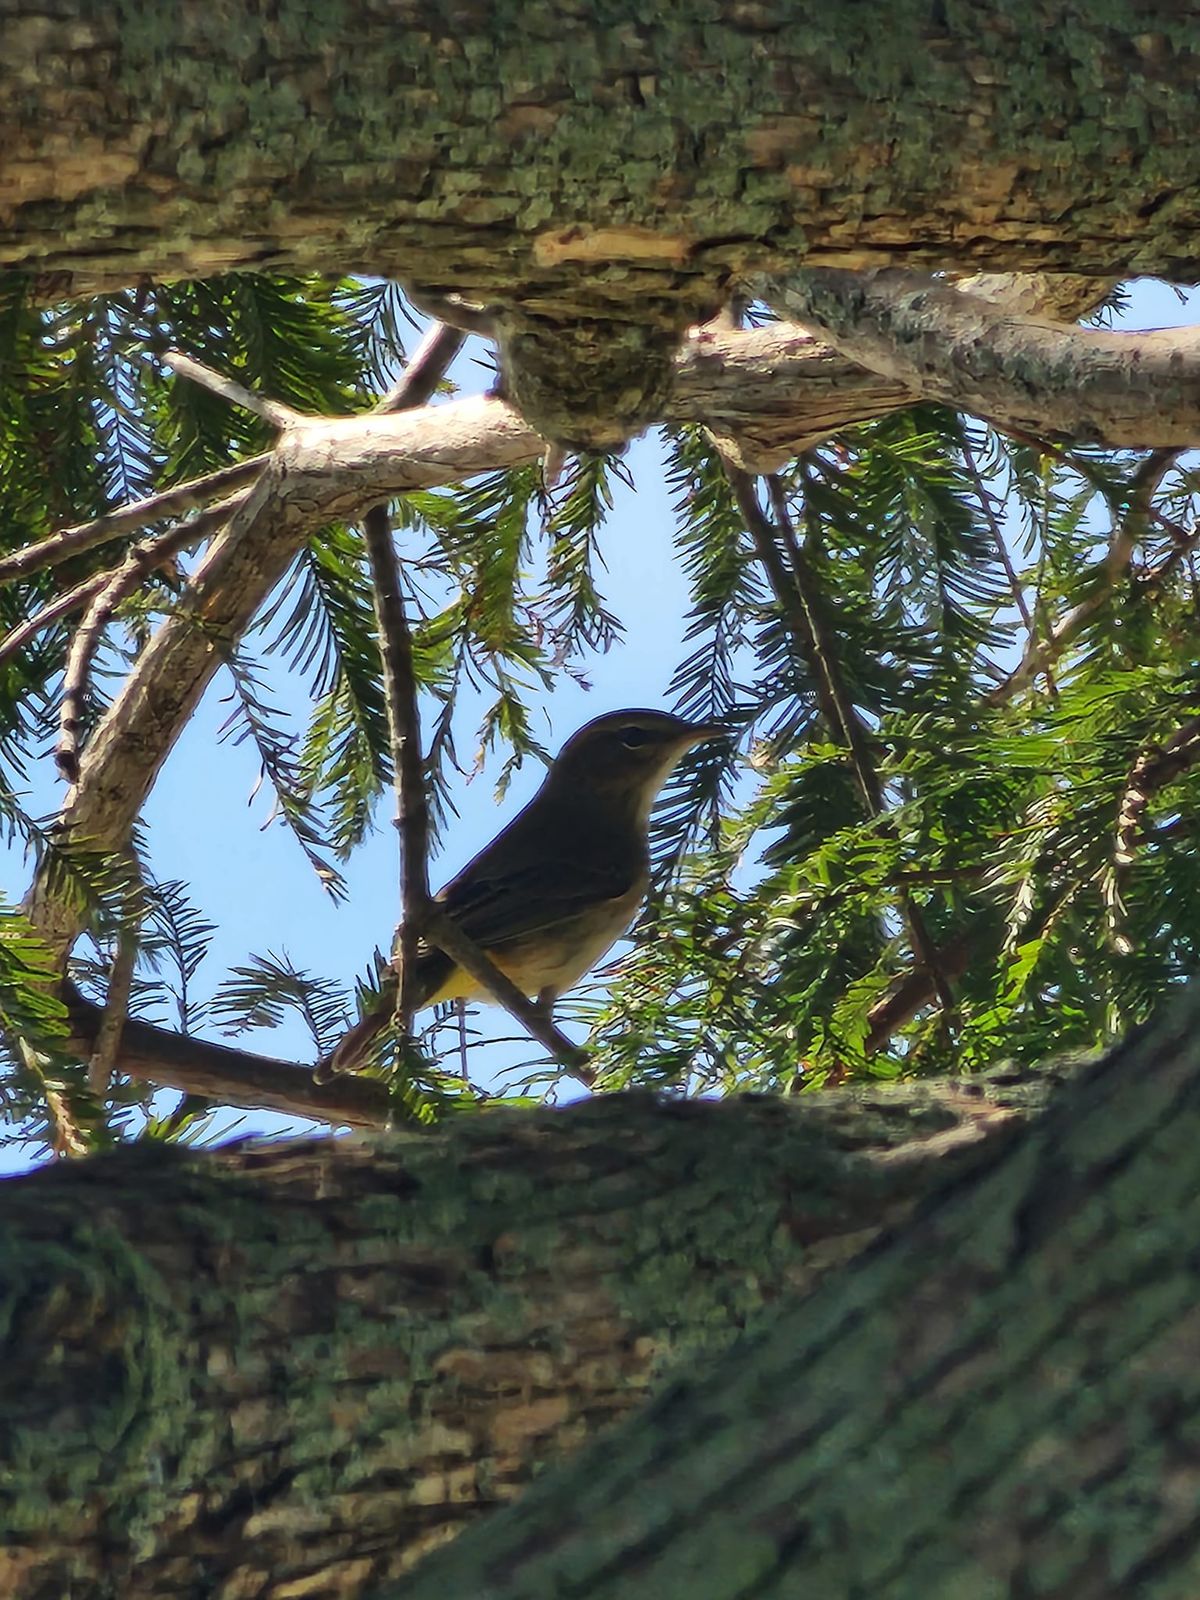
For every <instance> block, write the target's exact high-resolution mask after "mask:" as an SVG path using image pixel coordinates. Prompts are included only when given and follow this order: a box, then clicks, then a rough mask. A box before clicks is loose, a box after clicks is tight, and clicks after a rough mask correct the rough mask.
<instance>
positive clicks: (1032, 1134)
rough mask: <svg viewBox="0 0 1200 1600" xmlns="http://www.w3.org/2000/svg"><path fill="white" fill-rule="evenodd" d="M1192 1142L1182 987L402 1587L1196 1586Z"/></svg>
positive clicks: (1199, 1107)
mask: <svg viewBox="0 0 1200 1600" xmlns="http://www.w3.org/2000/svg"><path fill="white" fill-rule="evenodd" d="M1198 1141H1200V989H1197V988H1196V987H1195V986H1193V988H1192V989H1191V991H1190V992H1188V993H1187V994H1185V995H1183V996H1176V998H1175V1000H1174V1002H1173V1003H1171V1004H1169V1005H1167V1006H1166V1007H1164V1011H1163V1015H1162V1017H1161V1019H1160V1021H1159V1022H1158V1023H1157V1024H1156V1025H1155V1026H1154V1027H1153V1028H1151V1029H1148V1030H1142V1031H1141V1032H1140V1033H1138V1034H1136V1035H1134V1037H1133V1038H1132V1039H1131V1040H1130V1041H1129V1042H1127V1043H1126V1044H1125V1045H1123V1046H1121V1047H1119V1048H1118V1049H1117V1050H1116V1051H1114V1052H1113V1054H1112V1055H1111V1056H1110V1057H1108V1058H1107V1059H1106V1060H1105V1061H1103V1062H1102V1063H1100V1064H1099V1065H1098V1066H1097V1067H1095V1068H1093V1069H1092V1070H1091V1071H1090V1072H1088V1073H1086V1074H1085V1075H1084V1076H1083V1078H1082V1079H1081V1081H1080V1082H1079V1083H1078V1084H1077V1085H1076V1086H1075V1087H1074V1088H1073V1089H1071V1090H1069V1091H1067V1092H1066V1093H1064V1094H1063V1095H1062V1096H1061V1098H1060V1099H1059V1101H1058V1102H1057V1104H1055V1105H1053V1106H1052V1107H1051V1108H1050V1110H1049V1112H1048V1113H1047V1114H1046V1115H1045V1116H1044V1117H1042V1118H1041V1119H1040V1120H1039V1121H1038V1122H1036V1123H1035V1124H1034V1125H1033V1126H1032V1127H1031V1128H1030V1129H1028V1130H1027V1131H1025V1132H1024V1133H1023V1135H1022V1136H1021V1137H1019V1138H1016V1139H1014V1140H1013V1141H1012V1142H1011V1143H1010V1144H1005V1143H1004V1142H1003V1141H1001V1142H999V1143H998V1144H997V1146H996V1147H995V1149H994V1152H993V1158H992V1159H991V1160H990V1161H985V1162H984V1163H983V1164H981V1167H980V1168H979V1169H977V1170H976V1171H975V1172H974V1173H972V1174H971V1175H970V1176H969V1177H967V1178H965V1179H964V1180H962V1181H959V1182H957V1183H955V1184H954V1185H951V1186H948V1187H946V1188H944V1189H942V1190H940V1191H938V1192H937V1193H935V1194H933V1195H932V1196H931V1197H930V1199H929V1201H928V1202H927V1203H926V1204H925V1205H924V1206H923V1207H922V1208H921V1209H920V1210H919V1212H918V1214H917V1215H916V1217H915V1218H914V1219H912V1220H911V1221H910V1222H909V1223H908V1225H906V1226H905V1227H903V1228H900V1229H898V1230H896V1231H895V1232H894V1233H893V1234H892V1235H891V1236H890V1237H889V1238H887V1239H885V1240H884V1241H881V1243H880V1245H879V1247H878V1248H876V1249H874V1250H871V1251H868V1252H865V1253H863V1254H860V1255H859V1256H858V1257H856V1259H855V1260H854V1261H852V1262H850V1263H849V1264H848V1265H847V1267H846V1268H845V1269H844V1270H843V1272H841V1273H840V1274H838V1275H837V1276H835V1277H834V1276H831V1277H828V1278H827V1279H826V1280H825V1281H824V1282H823V1283H822V1284H821V1285H820V1286H819V1287H818V1288H817V1289H816V1291H815V1292H814V1293H812V1294H811V1295H808V1296H800V1297H791V1298H790V1299H788V1300H785V1301H783V1302H782V1303H781V1304H780V1305H779V1307H778V1308H777V1309H776V1312H775V1314H774V1315H772V1316H769V1317H766V1318H764V1320H763V1323H762V1325H761V1326H760V1327H758V1328H757V1329H752V1330H751V1331H750V1333H749V1335H748V1337H747V1338H745V1339H743V1340H742V1341H741V1342H740V1343H739V1344H738V1346H737V1348H736V1349H735V1350H732V1351H730V1352H728V1353H727V1354H726V1355H724V1356H722V1357H720V1358H718V1360H716V1361H715V1362H713V1363H711V1364H708V1365H704V1366H702V1367H701V1368H700V1370H698V1371H695V1372H692V1371H688V1370H680V1372H679V1373H678V1375H677V1377H676V1379H675V1381H674V1382H673V1383H672V1384H671V1385H670V1387H669V1388H668V1389H666V1391H665V1392H663V1393H662V1394H661V1395H659V1396H658V1397H656V1398H655V1399H653V1400H652V1401H651V1403H650V1404H649V1405H648V1406H647V1407H645V1408H644V1409H643V1410H642V1411H641V1412H639V1413H638V1414H637V1415H636V1416H635V1417H632V1418H630V1419H629V1420H628V1421H627V1422H626V1423H624V1424H622V1425H621V1426H620V1427H619V1428H617V1429H615V1430H613V1431H610V1432H609V1433H608V1434H607V1435H606V1437H605V1438H604V1439H603V1441H597V1442H596V1443H595V1444H592V1445H590V1446H589V1447H588V1448H587V1449H586V1450H585V1451H584V1452H583V1453H582V1454H581V1455H580V1456H578V1457H577V1458H576V1459H575V1460H573V1461H571V1462H568V1463H566V1464H565V1465H564V1466H563V1467H561V1468H559V1469H558V1470H556V1471H553V1472H550V1473H547V1474H545V1475H544V1476H543V1477H542V1478H541V1479H539V1480H538V1482H537V1483H535V1484H534V1485H533V1486H532V1487H531V1488H530V1489H529V1491H528V1492H527V1493H526V1494H525V1495H524V1496H523V1497H522V1498H521V1500H520V1502H519V1503H518V1504H517V1505H515V1506H513V1507H511V1508H508V1509H506V1510H505V1511H503V1512H502V1513H500V1514H498V1515H497V1516H496V1517H494V1518H492V1519H489V1520H488V1522H486V1523H484V1524H481V1525H480V1526H479V1527H478V1528H477V1529H473V1530H469V1531H468V1532H467V1533H466V1534H464V1536H463V1538H462V1539H461V1540H460V1541H457V1542H456V1543H455V1544H454V1545H453V1546H452V1547H451V1548H450V1549H449V1550H447V1551H444V1552H441V1553H439V1554H438V1555H436V1556H435V1557H433V1558H431V1559H430V1561H429V1562H428V1564H427V1566H425V1567H424V1568H422V1570H421V1571H420V1572H418V1573H417V1574H415V1575H414V1578H413V1579H412V1580H411V1581H410V1582H409V1583H408V1584H407V1585H406V1586H405V1589H404V1591H403V1592H404V1594H405V1597H406V1600H433V1597H435V1596H436V1597H437V1600H472V1597H474V1596H478V1595H482V1594H486V1595H487V1596H488V1597H489V1600H526V1597H528V1596H531V1595H535V1594H536V1595H558V1594H567V1593H571V1594H577V1595H587V1596H588V1597H589V1600H617V1597H620V1600H657V1597H659V1596H663V1595H683V1594H686V1595H689V1596H691V1597H692V1600H744V1597H746V1596H749V1595H755V1596H762V1597H764V1600H765V1597H768V1596H769V1597H771V1600H775V1597H780V1600H782V1597H784V1596H789V1597H790V1596H801V1595H804V1596H809V1595H811V1596H813V1597H821V1600H825V1597H830V1600H832V1597H833V1596H843V1595H854V1596H860V1595H861V1596H866V1595H874V1596H879V1597H881V1600H882V1597H884V1596H886V1597H887V1600H928V1597H930V1596H946V1597H949V1596H951V1595H955V1596H984V1595H996V1596H999V1595H1033V1594H1043V1595H1059V1596H1063V1597H1066V1596H1071V1597H1072V1600H1085V1597H1086V1600H1125V1597H1128V1596H1133V1595H1150V1594H1156V1595H1162V1596H1164V1597H1167V1596H1170V1597H1178V1600H1185V1597H1186V1596H1189V1595H1191V1594H1192V1593H1194V1591H1195V1577H1196V1552H1197V1548H1198V1547H1200V1516H1198V1514H1197V1502H1196V1495H1195V1460H1194V1443H1193V1439H1192V1436H1191V1432H1190V1429H1189V1427H1188V1426H1187V1424H1186V1421H1185V1420H1184V1419H1188V1418H1191V1417H1192V1416H1194V1414H1195V1408H1196V1404H1197V1398H1198V1395H1200V1382H1198V1380H1197V1373H1196V1363H1195V1360H1194V1349H1195V1323H1196V1309H1195V1292H1194V1272H1193V1266H1194V1260H1195V1248H1196V1238H1197V1233H1198V1231H1200V1189H1198V1188H1197V1184H1196V1181H1195V1161H1194V1151H1195V1149H1196V1146H1197V1142H1198ZM397 1592H398V1591H397V1590H396V1589H395V1588H394V1587H387V1586H385V1585H382V1584H379V1585H376V1586H374V1587H372V1588H371V1589H370V1590H369V1591H368V1593H369V1597H370V1600H384V1596H385V1595H386V1596H388V1597H390V1596H392V1595H395V1594H396V1593H397Z"/></svg>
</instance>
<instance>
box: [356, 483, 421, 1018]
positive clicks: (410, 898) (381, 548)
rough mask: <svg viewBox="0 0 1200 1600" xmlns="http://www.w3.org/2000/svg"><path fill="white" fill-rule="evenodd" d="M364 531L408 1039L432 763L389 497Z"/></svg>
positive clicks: (402, 1013)
mask: <svg viewBox="0 0 1200 1600" xmlns="http://www.w3.org/2000/svg"><path fill="white" fill-rule="evenodd" d="M363 534H364V537H365V539H366V544H367V554H368V556H369V557H370V561H371V579H372V583H373V586H374V599H375V620H376V622H377V624H378V627H379V650H380V655H381V656H382V658H383V687H384V700H385V704H386V706H387V720H388V734H389V736H390V740H391V746H392V770H393V772H394V773H395V778H396V826H397V828H398V829H399V830H400V840H401V856H402V863H403V871H402V875H401V904H402V909H403V916H402V919H401V923H400V928H399V950H398V953H397V954H398V959H399V966H400V992H399V997H398V1004H397V1009H396V1015H397V1018H398V1021H399V1026H400V1036H401V1038H402V1039H404V1040H407V1039H408V1038H409V1035H410V1030H411V1026H412V1015H413V1011H414V1009H415V1004H416V992H415V987H414V985H415V978H416V970H417V947H418V945H419V943H420V940H421V937H422V935H423V934H424V932H425V922H426V912H427V910H428V906H429V803H428V799H427V797H426V793H425V763H424V761H423V759H422V756H421V732H420V718H419V713H418V709H417V678H416V673H415V671H414V670H413V658H412V634H411V632H410V630H409V626H408V618H407V616H406V615H405V612H404V597H403V595H402V594H401V593H400V569H399V566H398V564H397V561H396V547H395V545H394V544H393V542H392V519H391V517H390V515H389V514H388V508H387V506H386V505H382V506H374V507H372V509H371V510H370V511H368V512H367V514H366V516H365V517H364V518H363Z"/></svg>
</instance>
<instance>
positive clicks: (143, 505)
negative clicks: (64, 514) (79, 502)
mask: <svg viewBox="0 0 1200 1600" xmlns="http://www.w3.org/2000/svg"><path fill="white" fill-rule="evenodd" d="M267 460H268V456H267V454H266V453H265V452H264V453H263V454H262V455H257V456H250V457H249V458H248V459H247V460H245V461H235V462H234V464H233V465H232V466H231V467H220V468H218V469H217V471H216V472H209V473H207V474H206V475H205V476H204V477H203V478H193V479H191V481H190V482H188V483H178V484H176V485H175V487H174V488H172V489H164V490H163V492H162V493H161V494H152V495H148V496H147V497H146V499H144V500H131V501H130V502H129V503H128V505H123V506H120V507H118V508H117V510H115V511H106V512H105V514H104V515H103V516H102V517H96V518H94V519H93V520H92V521H91V522H81V523H79V524H78V525H77V526H75V527H73V528H62V529H61V530H60V531H59V532H58V533H54V534H51V536H50V537H49V538H48V539H41V540H39V541H38V543H37V544H28V545H26V546H25V548H24V549H23V550H15V551H14V552H13V553H12V555H8V556H4V557H3V558H2V559H0V583H7V582H8V580H9V579H10V578H23V577H27V576H28V575H29V574H30V573H31V572H41V571H42V570H43V569H44V568H46V567H55V566H57V565H58V564H59V562H61V561H66V560H68V559H69V558H70V557H71V556H75V555H78V554H79V552H80V551H81V550H91V549H92V548H93V547H94V546H95V545H98V544H107V543H108V542H109V541H110V540H112V539H120V538H121V537H122V536H123V535H124V534H127V533H136V532H137V530H138V529H139V528H144V527H145V526H146V524H147V523H148V522H163V521H165V519H166V518H167V517H175V516H179V515H181V514H182V513H184V512H187V511H192V510H194V509H195V507H197V506H205V505H207V504H208V503H209V501H210V500H213V499H215V498H216V496H217V495H220V494H225V493H226V492H227V491H228V490H230V489H240V488H242V486H243V485H247V484H250V483H252V482H253V480H254V479H255V478H257V477H258V474H259V473H260V472H261V471H262V469H263V467H264V466H265V465H266V462H267ZM247 492H248V491H247ZM243 498H244V496H237V497H235V498H233V499H229V500H226V501H225V502H224V504H225V505H226V506H227V507H232V506H234V505H236V504H238V503H239V502H240V500H241V499H243Z"/></svg>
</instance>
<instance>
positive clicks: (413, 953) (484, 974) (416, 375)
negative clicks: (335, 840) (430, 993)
mask: <svg viewBox="0 0 1200 1600" xmlns="http://www.w3.org/2000/svg"><path fill="white" fill-rule="evenodd" d="M461 345H462V336H461V334H459V333H458V332H457V330H451V331H450V332H447V331H446V330H445V329H444V328H440V327H435V328H432V329H430V331H429V333H428V334H427V335H426V337H425V340H424V341H423V343H422V344H421V346H420V347H419V349H418V350H417V352H416V354H415V355H414V357H413V360H412V362H411V363H410V365H409V367H408V369H407V370H406V372H405V381H402V382H401V383H399V384H397V385H396V387H395V388H394V389H393V390H392V391H391V392H390V394H389V395H388V396H386V397H385V401H386V403H387V406H388V409H389V410H393V411H401V410H405V409H407V408H409V407H412V406H417V405H423V404H424V403H425V401H426V400H427V399H428V397H429V395H430V394H432V393H433V391H434V390H435V389H436V387H437V385H438V383H439V382H440V381H441V378H442V376H443V374H444V372H445V369H446V367H448V366H449V364H450V362H451V361H453V359H454V357H455V355H456V354H457V353H458V350H459V349H460V348H461ZM410 374H411V382H409V381H407V380H408V379H409V377H410ZM382 403H383V402H381V404H382ZM363 533H364V537H365V539H366V544H367V551H368V554H369V556H370V560H371V573H372V578H373V581H374V589H375V615H376V620H377V622H378V625H379V640H380V653H381V656H382V659H383V679H384V692H385V699H386V705H387V715H388V730H389V734H390V737H391V745H392V761H393V768H394V771H395V780H396V820H397V825H398V827H399V830H400V836H401V849H402V859H403V874H402V879H401V900H402V908H403V917H402V921H401V924H400V928H399V951H398V965H399V968H400V981H399V983H398V985H397V986H396V991H395V995H394V1008H395V1011H394V1014H395V1015H396V1016H397V1017H398V1020H399V1028H400V1034H401V1038H402V1039H407V1038H408V1036H409V1029H410V1026H411V1021H412V1012H413V1009H414V999H415V996H414V994H413V992H412V990H411V987H410V986H411V984H412V981H413V977H414V976H415V973H416V968H417V946H418V942H419V941H420V940H421V939H422V938H424V939H426V940H427V941H428V942H429V943H432V944H436V945H437V946H438V947H439V948H440V949H442V950H443V951H445V953H446V954H447V955H448V956H449V957H450V959H451V960H452V961H455V962H457V963H458V965H459V966H460V967H462V969H463V971H464V972H467V973H468V974H469V975H470V976H471V977H473V978H474V979H475V980H476V982H477V983H479V984H480V985H481V986H482V987H483V988H484V989H485V990H486V991H487V993H488V994H490V995H491V997H492V998H493V999H494V1000H495V1001H496V1002H497V1003H498V1004H500V1005H502V1006H504V1007H505V1009H506V1010H507V1011H508V1012H509V1013H510V1015H511V1016H513V1017H515V1018H516V1019H517V1021H518V1022H521V1023H523V1024H524V1026H525V1027H526V1028H527V1029H528V1031H529V1032H530V1033H531V1034H532V1035H533V1037H534V1038H535V1039H537V1040H538V1041H539V1042H540V1043H541V1044H543V1045H545V1046H546V1048H547V1050H549V1052H550V1054H551V1055H552V1056H554V1057H555V1058H556V1059H557V1060H558V1061H560V1062H561V1063H562V1065H563V1066H566V1067H568V1068H570V1069H572V1070H574V1071H579V1070H580V1068H581V1065H582V1061H583V1059H584V1056H583V1052H582V1051H581V1050H580V1049H579V1048H578V1046H576V1045H574V1044H572V1043H571V1041H570V1040H569V1039H568V1038H567V1037H566V1036H565V1035H564V1034H562V1033H561V1032H560V1031H559V1030H558V1029H557V1028H556V1027H555V1026H554V1023H553V1022H552V1021H551V1020H550V1018H549V1017H548V1016H547V1015H546V1014H545V1013H544V1012H543V1011H541V1010H539V1009H538V1007H536V1006H535V1005H534V1004H533V1003H532V1002H531V1001H530V1000H528V999H527V998H526V996H525V995H523V994H522V993H521V991H520V990H519V989H518V988H517V987H516V985H515V984H513V983H511V982H510V981H509V979H508V978H506V977H505V976H504V974H503V973H502V972H500V971H499V969H498V968H497V967H496V966H495V964H494V963H493V962H492V961H491V960H490V959H489V958H488V957H487V955H485V954H484V952H483V951H482V950H480V949H479V948H478V946H477V945H476V944H475V942H474V940H472V939H469V938H468V937H467V936H466V934H464V933H463V932H462V930H461V929H460V928H459V927H458V926H457V924H455V923H453V922H452V921H451V920H450V919H449V918H448V917H447V916H446V915H445V913H444V912H443V911H442V910H441V909H440V908H439V906H438V904H437V902H436V901H433V900H431V899H430V896H429V868H428V849H429V806H428V800H427V796H426V790H425V763H424V760H423V758H422V754H421V731H420V729H421V724H420V715H419V711H418V706H417V680H416V673H415V672H414V670H413V660H412V634H411V632H410V630H409V626H408V618H407V616H406V615H405V610H404V598H403V595H402V594H401V591H400V572H399V567H398V564H397V561H396V550H395V545H394V543H393V541H392V525H391V517H390V515H389V513H388V509H387V507H386V506H375V507H374V508H373V509H372V510H371V511H368V513H367V514H366V516H365V518H364V519H363ZM380 999H381V1003H380V1005H379V1006H378V1007H377V1008H376V1010H375V1011H374V1012H373V1013H371V1015H370V1016H369V1017H365V1018H364V1019H363V1021H362V1022H361V1023H359V1024H358V1026H357V1027H356V1028H354V1029H351V1031H350V1033H349V1034H347V1035H346V1037H345V1038H344V1039H343V1040H342V1042H341V1044H340V1045H339V1046H338V1048H337V1050H335V1051H334V1053H333V1055H332V1057H330V1058H328V1059H327V1060H326V1061H323V1062H321V1063H319V1064H318V1068H317V1074H318V1081H323V1080H324V1079H325V1078H326V1077H328V1075H329V1074H330V1073H331V1072H332V1071H335V1070H336V1071H345V1070H346V1068H348V1067H350V1066H352V1065H353V1064H354V1062H355V1060H358V1059H361V1056H362V1054H363V1052H364V1051H365V1049H366V1047H367V1046H368V1045H369V1044H370V1042H371V1039H373V1038H374V1037H375V1036H376V1035H377V1034H378V1033H379V1031H380V1030H381V1029H382V1028H383V1027H384V1026H385V1024H386V1022H387V1020H388V1017H389V1014H390V1013H391V1004H392V999H393V997H392V994H391V985H388V984H386V983H385V985H384V986H383V990H382V993H381V997H380Z"/></svg>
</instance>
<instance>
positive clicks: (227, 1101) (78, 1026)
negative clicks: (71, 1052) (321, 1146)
mask: <svg viewBox="0 0 1200 1600" xmlns="http://www.w3.org/2000/svg"><path fill="white" fill-rule="evenodd" d="M63 998H64V1000H65V1001H66V1005H67V1014H68V1016H69V1018H70V1024H71V1043H72V1047H73V1048H74V1049H76V1050H77V1051H78V1052H79V1054H80V1056H81V1057H83V1058H84V1059H85V1060H86V1059H87V1058H89V1057H91V1056H92V1055H93V1054H94V1053H95V1051H96V1047H97V1042H98V1040H99V1037H100V1030H101V1028H102V1025H103V1021H104V1008H103V1007H101V1006H97V1005H94V1004H93V1003H92V1001H90V1000H88V999H86V998H85V996H83V995H82V994H80V992H79V990H78V989H77V988H76V987H75V985H74V984H72V983H70V982H67V983H64V985H63ZM111 1066H112V1070H113V1071H115V1072H123V1073H126V1074H128V1076H129V1077H131V1078H140V1079H142V1080H143V1081H145V1082H147V1083H154V1084H158V1085H159V1086H160V1087H162V1088H164V1089H178V1090H180V1091H181V1092H182V1093H183V1094H190V1095H199V1096H202V1097H203V1098H204V1099H206V1100H211V1101H214V1102H216V1103H217V1104H218V1105H223V1106H242V1107H244V1108H245V1109H246V1110H247V1111H256V1110H263V1111H280V1112H282V1113H283V1114H284V1115H285V1116H294V1117H303V1118H305V1119H307V1120H309V1121H315V1122H328V1123H331V1124H332V1125H333V1126H335V1127H351V1128H383V1127H385V1126H386V1124H387V1120H388V1093H387V1088H386V1086H385V1085H384V1084H382V1083H380V1082H379V1080H378V1079H377V1078H361V1077H356V1078H339V1079H337V1081H336V1082H333V1083H328V1084H314V1083H313V1077H312V1069H311V1068H310V1067H303V1066H297V1065H296V1064H295V1063H294V1062H291V1061H277V1060H275V1059H274V1058H273V1057H271V1056H260V1055H255V1054H253V1053H251V1052H250V1051H246V1050H235V1049H231V1048H230V1047H229V1046H227V1045H220V1044H212V1043H210V1042H209V1041H208V1040H207V1039H195V1038H192V1037H190V1036H188V1035H186V1034H180V1033H172V1032H171V1031H170V1030H169V1029H167V1028H156V1027H154V1026H152V1024H150V1023H148V1022H139V1021H138V1020H137V1019H136V1018H133V1017H129V1018H126V1020H125V1025H124V1027H123V1028H122V1030H121V1035H120V1039H119V1040H118V1042H117V1047H116V1050H115V1052H114V1055H113V1060H112V1063H111Z"/></svg>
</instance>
